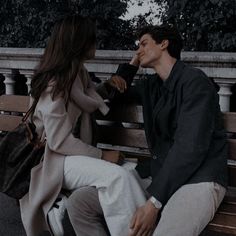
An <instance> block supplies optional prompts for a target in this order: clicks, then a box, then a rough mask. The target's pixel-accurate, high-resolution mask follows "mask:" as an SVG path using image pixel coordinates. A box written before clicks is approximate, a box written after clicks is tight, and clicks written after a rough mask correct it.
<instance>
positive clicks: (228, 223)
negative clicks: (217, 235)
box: [207, 213, 236, 235]
mask: <svg viewBox="0 0 236 236" xmlns="http://www.w3.org/2000/svg"><path fill="white" fill-rule="evenodd" d="M235 223H236V216H235V215H228V214H222V213H216V214H215V217H214V219H213V220H212V221H211V222H210V223H209V224H208V227H207V229H209V230H214V231H216V232H222V233H226V234H234V235H235V234H236V224H235Z"/></svg>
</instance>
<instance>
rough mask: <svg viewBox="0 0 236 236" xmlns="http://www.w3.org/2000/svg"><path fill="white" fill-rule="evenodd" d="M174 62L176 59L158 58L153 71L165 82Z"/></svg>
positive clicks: (168, 57)
mask: <svg viewBox="0 0 236 236" xmlns="http://www.w3.org/2000/svg"><path fill="white" fill-rule="evenodd" d="M175 62H176V59H175V58H174V57H171V56H169V55H168V56H165V57H162V58H160V60H159V61H158V63H157V64H156V66H155V68H154V69H155V71H156V73H157V74H158V75H159V76H160V78H161V79H162V80H163V81H165V80H166V79H167V78H168V77H169V75H170V72H171V70H172V68H173V66H174V64H175Z"/></svg>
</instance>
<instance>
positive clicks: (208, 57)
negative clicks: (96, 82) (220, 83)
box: [0, 48, 236, 79]
mask: <svg viewBox="0 0 236 236" xmlns="http://www.w3.org/2000/svg"><path fill="white" fill-rule="evenodd" d="M43 50H44V49H42V48H0V73H3V72H5V73H7V72H8V71H10V70H12V69H19V70H28V71H33V70H34V69H35V67H36V66H37V64H38V62H39V60H40V58H41V57H42V54H43ZM134 53H135V52H134V51H126V50H123V51H122V50H97V51H96V57H95V59H93V60H90V61H88V62H87V63H86V66H87V67H88V70H90V71H94V72H97V73H101V74H102V73H114V72H115V70H116V68H117V65H118V64H120V63H123V62H129V61H130V59H131V58H132V56H133V55H134ZM182 60H183V61H185V62H186V63H188V64H191V65H193V66H196V67H199V68H201V69H202V70H203V71H204V72H205V73H206V74H207V75H208V76H210V77H213V78H226V79H228V78H231V79H232V78H234V79H236V53H224V52H182ZM139 73H153V70H150V69H149V70H147V69H140V70H139Z"/></svg>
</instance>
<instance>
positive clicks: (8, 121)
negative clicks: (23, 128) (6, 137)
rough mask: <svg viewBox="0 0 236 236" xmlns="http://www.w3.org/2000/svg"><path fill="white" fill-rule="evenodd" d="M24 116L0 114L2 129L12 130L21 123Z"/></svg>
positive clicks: (0, 128) (0, 127) (0, 126)
mask: <svg viewBox="0 0 236 236" xmlns="http://www.w3.org/2000/svg"><path fill="white" fill-rule="evenodd" d="M21 120H22V117H20V116H13V115H2V114H0V130H1V131H11V130H13V129H14V128H16V127H17V125H18V124H20V122H21Z"/></svg>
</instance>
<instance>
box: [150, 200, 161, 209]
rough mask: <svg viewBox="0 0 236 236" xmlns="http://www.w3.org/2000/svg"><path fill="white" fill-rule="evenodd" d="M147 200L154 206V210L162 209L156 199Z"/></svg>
mask: <svg viewBox="0 0 236 236" xmlns="http://www.w3.org/2000/svg"><path fill="white" fill-rule="evenodd" d="M149 200H150V201H151V203H152V204H153V205H154V207H155V208H157V209H160V208H161V207H162V204H161V202H159V201H158V200H157V199H156V198H154V197H150V198H149Z"/></svg>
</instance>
